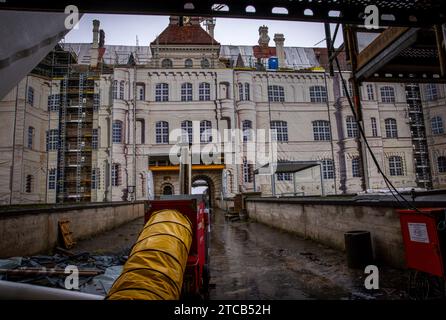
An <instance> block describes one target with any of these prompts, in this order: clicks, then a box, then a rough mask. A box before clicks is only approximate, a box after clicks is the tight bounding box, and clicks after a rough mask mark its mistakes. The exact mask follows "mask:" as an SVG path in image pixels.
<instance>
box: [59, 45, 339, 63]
mask: <svg viewBox="0 0 446 320" xmlns="http://www.w3.org/2000/svg"><path fill="white" fill-rule="evenodd" d="M63 46H64V48H65V49H67V48H70V49H71V50H73V52H74V53H75V54H76V56H77V57H78V61H79V64H89V63H90V59H91V57H90V48H91V44H90V43H65V44H64V45H63ZM104 48H105V52H104V61H105V63H106V64H127V62H128V59H129V57H130V54H133V56H134V58H135V61H136V63H137V64H149V62H150V60H151V58H152V52H151V50H150V47H149V46H120V45H105V46H104ZM284 50H285V63H286V66H287V67H288V68H292V69H294V70H302V69H308V68H313V67H319V66H321V65H322V66H326V63H327V61H328V54H327V50H326V49H323V48H302V47H285V49H284ZM220 57H221V58H226V59H229V60H230V61H231V65H232V66H233V67H235V66H236V63H237V59H238V58H239V57H241V59H242V61H243V63H244V66H245V67H255V63H256V60H257V59H256V57H255V55H254V46H232V45H221V46H220ZM340 58H341V59H339V62H340V63H341V66H342V67H343V69H344V70H348V69H346V68H347V64H346V63H345V62H344V61H345V55H344V54H343V53H341V56H340ZM319 61H320V62H319Z"/></svg>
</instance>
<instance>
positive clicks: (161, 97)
mask: <svg viewBox="0 0 446 320" xmlns="http://www.w3.org/2000/svg"><path fill="white" fill-rule="evenodd" d="M155 101H156V102H166V101H169V85H168V84H167V83H157V84H156V86H155Z"/></svg>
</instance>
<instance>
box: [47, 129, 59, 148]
mask: <svg viewBox="0 0 446 320" xmlns="http://www.w3.org/2000/svg"><path fill="white" fill-rule="evenodd" d="M58 148H59V130H57V129H51V130H50V131H49V132H48V131H47V132H46V149H47V150H48V151H55V150H57V149H58Z"/></svg>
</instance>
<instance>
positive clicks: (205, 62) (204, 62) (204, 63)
mask: <svg viewBox="0 0 446 320" xmlns="http://www.w3.org/2000/svg"><path fill="white" fill-rule="evenodd" d="M210 66H211V64H210V63H209V60H208V59H206V58H204V59H202V60H201V67H202V68H203V69H207V68H209V67H210Z"/></svg>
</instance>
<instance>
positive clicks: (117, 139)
mask: <svg viewBox="0 0 446 320" xmlns="http://www.w3.org/2000/svg"><path fill="white" fill-rule="evenodd" d="M112 136H113V143H122V121H119V120H115V121H113V132H112Z"/></svg>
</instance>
